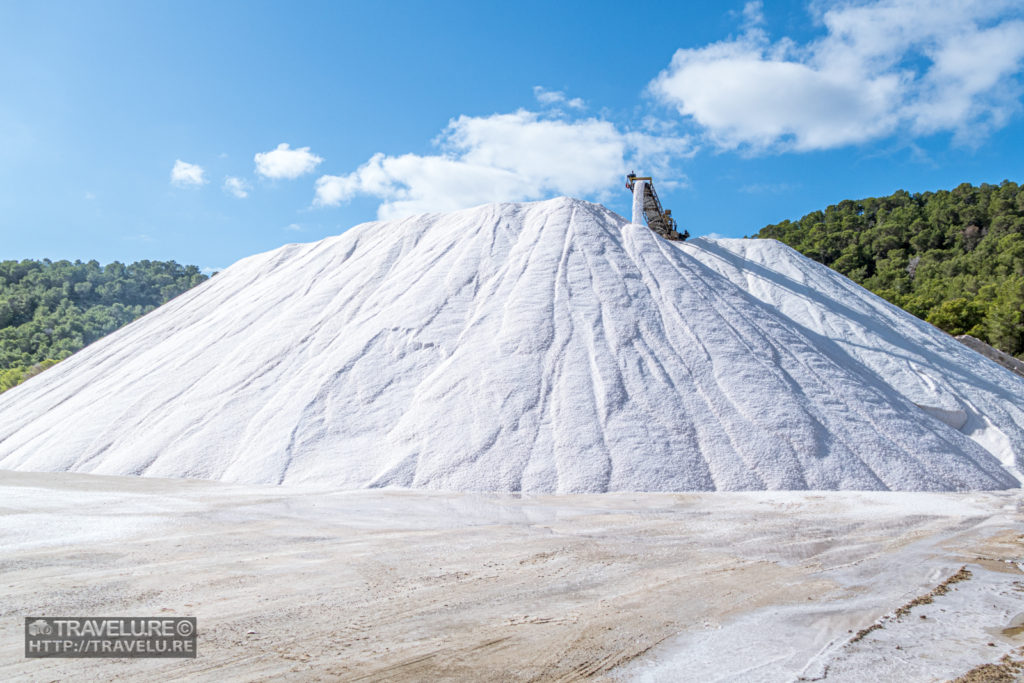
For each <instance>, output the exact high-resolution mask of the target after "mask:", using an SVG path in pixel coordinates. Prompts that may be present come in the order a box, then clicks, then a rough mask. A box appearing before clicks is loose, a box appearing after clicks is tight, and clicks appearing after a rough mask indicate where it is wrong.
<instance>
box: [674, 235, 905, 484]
mask: <svg viewBox="0 0 1024 683" xmlns="http://www.w3.org/2000/svg"><path fill="white" fill-rule="evenodd" d="M658 246H659V248H660V249H661V250H662V251H663V253H664V250H665V249H666V246H665V245H662V244H660V243H659V244H658ZM666 256H669V254H667V253H666ZM669 262H670V263H672V265H673V266H674V267H675V268H676V270H677V272H679V274H680V276H682V277H684V278H685V279H687V280H688V281H689V284H690V285H691V286H694V285H695V284H696V283H695V281H694V279H693V278H692V275H691V273H689V272H683V269H682V268H681V266H680V264H678V263H677V262H676V261H675V259H673V258H669ZM694 265H695V266H697V267H701V266H700V264H696V263H695V264H694ZM694 291H695V292H697V295H698V296H704V297H705V298H707V296H706V295H705V294H704V293H703V292H701V291H700V290H698V289H697V288H696V287H694ZM722 306H724V307H728V308H729V309H730V310H731V311H733V312H734V313H735V314H737V315H739V314H740V313H739V311H738V310H737V309H736V307H735V305H734V304H733V303H732V302H730V301H728V300H725V299H722V300H720V305H718V306H713V309H714V310H715V312H716V313H719V315H721V313H720V311H721V307H722ZM669 310H670V311H673V310H675V309H671V308H670V309H669ZM721 319H722V321H723V322H724V323H725V324H727V325H729V327H730V328H731V329H733V330H734V333H735V334H736V336H737V337H738V338H739V339H741V341H742V343H744V344H745V345H746V346H747V350H748V352H749V353H750V354H751V356H752V357H755V358H758V359H759V360H760V355H759V354H758V353H756V352H755V350H754V349H753V348H752V347H750V346H749V344H746V340H745V338H743V337H742V336H740V335H739V332H738V330H736V329H735V327H734V326H733V325H732V323H731V322H729V321H728V320H726V319H725V318H724V316H721ZM746 322H748V323H749V324H751V325H752V326H753V327H754V328H755V329H756V330H758V332H760V333H761V334H762V336H764V338H765V339H766V340H767V339H775V338H777V335H775V334H773V335H769V334H768V333H767V332H766V331H765V330H764V329H763V328H762V327H761V326H760V323H759V320H758V319H757V318H755V317H753V316H747V318H746ZM702 345H703V344H702ZM768 346H769V347H770V348H772V349H773V350H776V351H780V349H779V347H777V346H775V345H772V344H769V345H768ZM782 347H783V349H785V351H784V353H785V355H786V357H787V358H788V359H790V360H791V361H793V362H795V363H797V364H798V365H800V366H803V367H804V368H805V369H808V370H809V368H808V367H807V366H806V364H805V363H804V362H803V360H802V358H800V357H799V356H797V355H796V354H793V353H791V352H789V351H788V349H789V345H782ZM708 353H709V352H708ZM778 357H780V358H781V356H778ZM764 365H765V364H764V363H763V362H762V367H764ZM768 372H769V373H770V374H772V375H773V376H775V377H776V378H777V379H778V380H779V381H782V382H783V383H785V384H789V385H791V386H792V385H793V384H795V382H794V380H793V377H792V375H791V374H790V373H788V372H786V371H785V370H784V369H783V368H782V367H781V364H780V366H779V367H778V369H777V371H776V369H775V368H768ZM812 375H814V376H815V377H816V378H817V379H818V380H819V382H821V378H820V377H819V376H818V375H817V373H815V372H812ZM822 386H824V387H826V388H827V387H828V384H824V383H822ZM801 393H804V392H803V391H802V390H801ZM842 405H844V406H845V405H846V403H845V402H842ZM815 412H817V411H815ZM748 419H749V418H748ZM819 424H820V420H819ZM835 436H836V437H837V438H839V439H841V440H842V442H843V444H844V446H846V447H847V452H849V453H851V454H852V453H853V452H854V451H853V450H852V449H850V448H849V445H848V444H847V443H846V442H845V439H842V437H841V435H839V434H837V435H835ZM787 441H789V443H790V444H791V446H795V445H794V444H793V443H792V441H791V440H788V439H787ZM793 453H794V457H795V458H796V459H797V460H799V457H798V455H797V453H798V449H796V448H795V447H794V448H793ZM858 460H860V461H861V464H862V466H863V467H864V468H865V469H866V470H867V472H868V474H869V475H870V476H871V477H872V479H873V480H874V481H875V482H877V483H878V485H879V486H880V487H881V488H887V487H886V486H885V484H884V483H882V479H881V478H880V477H879V475H878V473H877V472H875V470H874V469H873V468H872V467H871V466H870V465H869V464H868V463H865V462H863V460H862V459H858Z"/></svg>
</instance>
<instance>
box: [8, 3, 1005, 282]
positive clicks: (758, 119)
mask: <svg viewBox="0 0 1024 683" xmlns="http://www.w3.org/2000/svg"><path fill="white" fill-rule="evenodd" d="M1022 69H1024V10H1022V8H1021V7H1020V3H1019V2H1002V1H1001V0H990V1H989V2H984V3H982V2H977V3H975V2H963V1H960V2H955V1H953V0H948V1H947V0H931V1H930V2H923V1H920V0H886V1H884V2H881V1H877V0H875V1H863V2H855V3H822V2H811V3H806V2H766V3H764V4H761V3H756V2H754V3H749V2H748V3H745V2H734V3H680V2H646V3H642V4H636V3H632V4H629V3H622V2H594V1H590V2H573V1H563V2H558V3H551V2H516V3H468V2H436V1H435V2H429V3H428V2H381V3H366V2H362V3H354V2H353V3H348V2H322V3H317V2H302V3H284V2H278V3H271V2H173V3H172V2H145V3H141V2H90V3H82V2H73V3H72V2H46V3H41V2H11V1H9V0H8V1H5V2H0V235H2V242H0V245H2V248H0V258H3V259H6V258H44V257H47V258H52V259H58V258H68V259H86V260H87V259H91V258H95V259H98V260H100V261H101V262H108V261H111V260H121V261H132V260H136V259H142V258H149V259H161V260H163V259H175V260H177V261H179V262H182V263H194V264H197V265H199V266H200V267H204V268H210V269H215V268H222V267H225V266H227V265H229V264H230V263H232V262H233V261H235V260H237V259H239V258H242V257H244V256H247V255H249V254H252V253H256V252H259V251H264V250H267V249H272V248H274V247H277V246H279V245H281V244H284V243H287V242H293V241H310V240H315V239H319V238H322V237H325V236H328V235H333V234H337V233H340V232H342V231H343V230H345V229H347V228H348V227H351V226H352V225H355V224H357V223H360V222H363V221H367V220H374V219H376V218H377V217H378V216H380V217H396V216H401V215H403V214H406V213H409V212H417V211H424V210H445V209H450V208H455V207H459V206H467V205H475V204H479V203H484V202H487V201H519V200H532V199H543V198H547V197H553V196H558V195H561V194H570V195H574V196H580V197H583V198H587V199H593V200H596V201H601V202H602V203H604V204H605V205H606V206H608V207H609V208H611V209H613V210H616V211H618V212H619V213H623V214H625V213H626V212H627V211H628V207H629V197H628V194H627V193H626V191H625V189H624V188H622V179H621V176H622V175H623V174H624V173H625V172H626V171H628V170H630V169H635V170H636V171H638V172H640V173H652V174H654V176H655V180H656V184H657V187H658V190H659V194H660V195H661V196H662V199H663V202H664V204H665V205H666V206H667V207H669V208H671V209H673V213H674V214H675V215H676V216H677V218H678V219H679V222H680V224H681V225H682V226H683V227H685V228H687V229H689V230H690V232H691V233H694V234H707V233H716V234H719V235H723V236H741V235H746V234H752V233H754V232H756V231H757V230H758V229H760V228H761V227H762V226H764V225H765V224H767V223H773V222H777V221H779V220H782V219H785V218H798V217H799V216H801V215H803V214H805V213H807V212H809V211H812V210H815V209H818V208H822V207H824V206H826V205H828V204H831V203H836V202H838V201H840V200H842V199H845V198H856V197H862V196H876V195H884V194H889V193H891V192H893V191H895V190H897V189H906V190H908V191H911V192H915V191H925V190H933V189H941V188H951V187H954V186H955V185H957V184H959V183H960V182H964V181H968V182H973V183H980V182H990V183H998V182H1000V181H1002V180H1003V179H1010V180H1014V181H1016V182H1022V181H1024V172H1022V171H1024V168H1022V165H1024V161H1022V160H1024V117H1022V112H1021V82H1022V81H1021V75H1022V74H1021V72H1022Z"/></svg>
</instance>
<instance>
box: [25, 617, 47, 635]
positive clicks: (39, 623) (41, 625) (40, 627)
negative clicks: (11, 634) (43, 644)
mask: <svg viewBox="0 0 1024 683" xmlns="http://www.w3.org/2000/svg"><path fill="white" fill-rule="evenodd" d="M28 634H29V635H30V636H49V635H52V634H53V627H52V626H50V622H48V621H46V620H45V619H36V620H35V621H33V622H32V623H31V624H29V625H28Z"/></svg>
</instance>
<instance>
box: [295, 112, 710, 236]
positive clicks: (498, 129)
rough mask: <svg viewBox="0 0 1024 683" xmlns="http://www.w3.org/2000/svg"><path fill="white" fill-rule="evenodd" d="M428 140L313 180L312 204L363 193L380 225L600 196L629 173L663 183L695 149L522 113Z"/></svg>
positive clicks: (606, 125)
mask: <svg viewBox="0 0 1024 683" xmlns="http://www.w3.org/2000/svg"><path fill="white" fill-rule="evenodd" d="M435 142H436V144H438V145H439V146H440V148H441V154H437V155H432V156H420V155H416V154H405V155H402V156H387V155H385V154H376V155H374V156H373V157H372V158H370V160H369V161H367V162H366V163H365V164H363V165H362V166H360V167H359V168H358V169H357V170H356V171H354V172H352V173H350V174H348V175H344V176H335V175H325V176H322V177H320V178H319V179H318V180H317V181H316V198H315V200H314V203H315V204H317V205H319V206H335V205H338V204H340V203H342V202H345V201H348V200H350V199H352V198H353V197H355V196H357V195H369V196H373V197H377V198H379V199H380V200H381V201H382V203H381V205H380V207H379V208H378V212H377V213H378V216H379V217H380V218H382V219H387V218H396V217H399V216H404V215H408V214H413V213H424V212H430V211H448V210H453V209H457V208H463V207H467V206H475V205H477V204H483V203H486V202H492V201H522V200H532V199H540V198H543V197H548V196H552V195H555V194H565V195H572V196H577V197H597V198H602V197H606V196H608V195H609V194H610V192H611V191H614V190H615V189H616V188H618V186H619V185H620V184H621V179H622V177H623V175H624V174H625V173H626V172H627V171H628V170H630V168H637V169H642V170H643V171H644V172H645V173H655V174H658V175H660V176H662V177H663V179H664V182H666V183H667V182H670V181H671V180H672V179H673V178H672V174H673V171H672V169H671V161H672V160H673V159H678V158H680V157H684V156H689V155H692V154H693V152H694V149H693V145H692V144H691V141H690V140H689V138H686V137H655V136H652V135H649V134H646V133H637V132H622V131H620V130H619V129H618V128H616V126H615V125H613V124H612V123H610V122H608V121H604V120H601V119H596V118H587V119H580V120H576V121H565V120H562V119H550V118H544V117H542V116H541V115H540V114H538V113H535V112H530V111H525V110H520V111H517V112H515V113H514V114H495V115H492V116H486V117H471V116H460V117H459V118H457V119H453V120H452V121H451V122H450V123H449V125H448V127H447V128H446V129H445V131H444V132H443V133H442V134H441V136H439V138H438V139H437V140H436V141H435ZM675 175H676V176H677V177H678V176H679V174H678V173H675Z"/></svg>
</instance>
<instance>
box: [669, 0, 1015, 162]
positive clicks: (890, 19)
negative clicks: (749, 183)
mask: <svg viewBox="0 0 1024 683" xmlns="http://www.w3.org/2000/svg"><path fill="white" fill-rule="evenodd" d="M815 7H817V8H821V7H828V9H827V10H825V11H823V12H822V11H820V10H814V11H815V12H816V15H815V18H816V19H818V20H819V21H820V22H821V24H822V25H823V26H824V28H825V31H826V34H825V35H824V36H823V37H821V38H820V39H818V40H816V41H814V42H811V43H809V44H806V45H798V44H796V43H794V42H793V41H792V40H789V39H786V38H784V39H782V40H779V41H775V42H772V41H771V40H769V38H768V36H767V34H766V33H765V32H764V31H763V29H761V28H759V26H760V25H761V24H762V22H763V17H762V16H761V11H762V9H761V5H760V3H757V2H752V3H747V5H746V7H745V8H744V10H743V24H744V32H743V34H742V35H740V36H739V37H738V38H735V39H731V40H726V41H723V42H719V43H713V44H711V45H707V46H704V47H700V48H695V49H683V50H679V51H677V52H676V54H675V55H674V56H673V58H672V62H671V64H670V66H669V67H668V68H667V69H666V70H664V71H663V72H662V73H661V74H660V75H659V76H658V77H657V78H656V79H655V80H654V81H653V82H652V83H651V84H650V86H649V87H650V90H651V92H652V93H654V94H655V96H656V97H658V98H659V99H660V100H661V101H663V102H664V103H666V104H669V105H671V106H674V107H675V108H676V109H677V110H678V111H679V113H680V114H682V115H683V116H686V117H690V118H692V120H693V121H695V122H696V123H697V124H698V125H699V126H701V127H702V128H703V129H704V131H705V133H706V134H707V137H708V138H709V139H710V140H711V141H713V142H714V143H715V144H717V145H718V146H720V147H723V148H727V149H734V148H738V147H742V148H747V149H751V150H754V151H759V150H769V149H774V150H779V149H793V150H798V151H804V150H812V149H828V148H834V147H840V146H843V145H850V144H858V143H862V142H866V141H869V140H872V139H878V138H881V137H885V136H888V135H891V134H894V133H897V132H900V131H908V132H909V133H910V134H915V135H927V134H932V133H937V132H953V133H954V134H955V135H956V137H957V139H958V140H959V141H961V142H964V141H969V140H971V139H972V138H973V139H977V138H978V137H979V136H983V135H984V134H985V133H987V132H989V131H990V130H992V129H994V128H997V127H999V126H1001V125H1003V123H1005V121H1006V120H1007V118H1008V117H1009V116H1010V115H1011V114H1012V113H1013V112H1014V111H1016V110H1017V109H1018V107H1019V103H1018V97H1019V95H1020V92H1021V88H1020V83H1019V82H1018V80H1017V78H1016V77H1017V76H1018V75H1019V74H1020V72H1021V70H1022V67H1024V21H1021V20H1020V19H1019V18H1018V17H1017V15H1021V14H1022V12H1021V8H1020V5H1019V3H1015V2H1013V1H1012V0H991V1H989V2H978V1H975V0H875V1H873V2H844V3H841V4H839V5H835V4H832V5H825V4H824V3H815V4H812V8H815Z"/></svg>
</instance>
